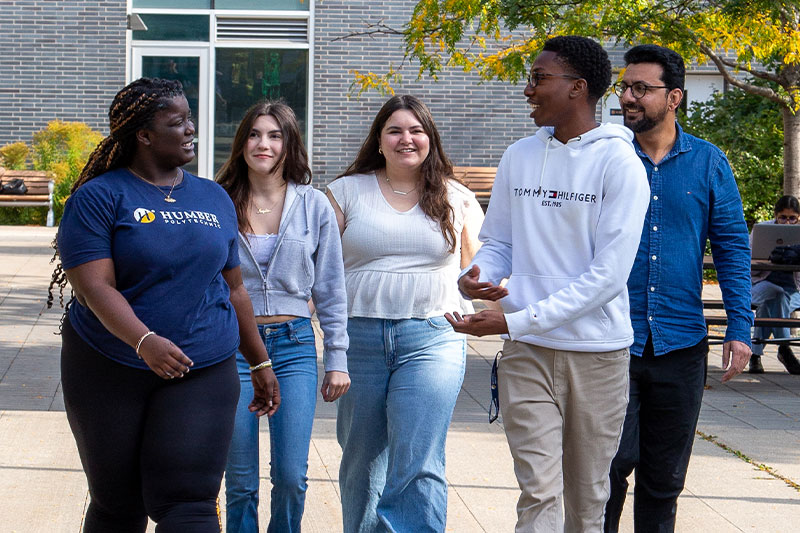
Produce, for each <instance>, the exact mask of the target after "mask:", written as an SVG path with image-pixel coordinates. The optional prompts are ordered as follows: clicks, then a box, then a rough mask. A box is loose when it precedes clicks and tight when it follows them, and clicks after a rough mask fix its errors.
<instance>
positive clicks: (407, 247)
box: [328, 174, 480, 319]
mask: <svg viewBox="0 0 800 533" xmlns="http://www.w3.org/2000/svg"><path fill="white" fill-rule="evenodd" d="M328 189H329V190H330V191H331V193H332V194H333V197H334V198H335V199H336V202H337V203H338V204H339V207H340V208H341V209H342V212H343V213H344V217H345V230H344V233H343V235H342V253H343V256H344V273H345V285H346V288H347V310H348V313H347V314H348V316H350V317H368V318H387V319H404V318H428V317H431V316H440V315H443V314H444V313H447V312H453V311H459V312H461V313H472V312H473V308H472V304H471V303H470V302H469V301H467V300H465V299H464V298H462V297H461V294H460V293H459V292H458V285H457V280H458V275H459V273H460V272H461V268H460V262H461V230H462V228H463V226H464V220H465V218H466V217H467V216H469V213H470V210H474V209H478V210H480V206H479V205H478V202H477V200H476V199H475V195H474V194H473V193H472V192H471V191H470V190H469V189H467V188H466V187H464V186H463V185H461V184H459V183H458V182H456V181H452V180H451V181H450V183H449V185H448V196H449V200H450V205H452V206H453V210H454V212H455V220H454V221H453V222H454V224H453V225H454V228H455V231H456V237H457V240H456V249H455V252H454V253H449V252H448V246H447V241H445V239H444V236H443V235H442V232H441V230H440V229H439V224H438V223H437V222H435V221H433V220H431V219H430V218H428V217H427V216H426V215H425V213H424V212H423V211H422V209H421V208H420V207H419V204H417V205H415V206H414V207H412V208H411V209H409V210H408V211H398V210H396V209H394V208H393V207H392V206H391V205H389V202H387V201H386V198H384V196H383V193H381V190H380V187H379V185H378V180H377V178H376V176H375V174H354V175H351V176H345V177H342V178H339V179H337V180H335V181H333V182H331V183H330V184H329V185H328Z"/></svg>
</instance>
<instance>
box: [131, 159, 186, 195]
mask: <svg viewBox="0 0 800 533" xmlns="http://www.w3.org/2000/svg"><path fill="white" fill-rule="evenodd" d="M128 172H130V173H131V174H133V175H134V176H136V177H137V178H139V179H140V180H142V181H143V182H145V183H149V184H150V185H152V186H153V187H155V188H156V189H158V192H160V193H161V194H164V191H162V190H161V187H159V186H158V185H156V184H155V183H153V182H152V181H149V180H146V179H144V178H143V177H142V176H140V175H139V174H137V173H136V172H134V171H133V169H132V168H131V167H128ZM180 175H181V169H178V172H177V173H176V174H175V177H174V178H172V187H170V188H169V193H167V194H164V201H165V202H167V203H170V204H174V203H175V202H177V200H175V198H173V197H172V191H173V190H175V184H177V183H178V177H180Z"/></svg>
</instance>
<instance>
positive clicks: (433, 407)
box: [328, 96, 483, 533]
mask: <svg viewBox="0 0 800 533" xmlns="http://www.w3.org/2000/svg"><path fill="white" fill-rule="evenodd" d="M328 196H329V199H330V201H331V204H332V205H333V207H334V211H335V212H336V215H337V221H338V223H339V230H340V231H341V232H342V252H343V256H344V269H345V283H346V287H347V307H348V309H347V313H348V317H349V318H348V326H347V332H348V334H349V337H350V347H349V349H348V351H347V361H348V368H349V370H350V379H351V380H352V384H351V387H350V392H348V393H347V394H346V395H345V396H343V397H342V398H341V399H340V400H339V404H338V417H337V428H336V430H337V436H338V440H339V444H340V445H341V446H342V462H341V467H340V470H339V484H340V487H341V497H342V514H343V518H344V531H345V533H354V532H368V531H370V532H371V531H378V530H380V531H383V530H384V529H385V530H388V531H415V532H422V531H444V528H445V521H446V512H447V483H446V481H445V468H444V451H445V438H446V436H447V428H448V426H449V425H450V419H451V417H452V414H453V408H454V407H455V403H456V397H457V396H458V392H459V390H460V388H461V382H462V380H463V377H464V365H465V356H466V339H465V336H464V335H462V334H460V333H456V332H454V331H453V329H452V328H451V327H450V325H449V324H448V322H447V320H445V318H444V316H443V315H444V313H445V312H446V311H448V310H450V309H459V310H461V311H462V312H464V313H467V312H471V311H472V308H471V305H470V304H469V302H467V301H466V300H464V299H463V298H462V297H461V295H460V294H459V292H458V288H457V285H456V279H457V278H458V274H459V272H460V269H461V267H462V265H466V264H468V263H469V262H470V260H471V259H472V256H473V255H474V253H475V251H476V249H477V247H478V246H479V243H478V241H477V240H476V238H477V235H478V230H479V229H480V224H481V223H482V221H483V212H482V211H481V209H480V206H479V205H478V203H477V201H476V199H475V195H474V194H472V193H471V192H470V191H469V190H468V189H467V188H466V187H464V186H463V185H461V184H460V183H458V182H457V181H456V180H455V179H454V178H453V167H452V164H451V163H450V161H449V159H448V158H447V156H446V155H445V153H444V150H443V149H442V145H441V142H440V140H439V133H438V132H437V130H436V125H435V124H434V122H433V117H432V116H431V113H430V111H429V110H428V108H427V107H426V106H425V105H424V104H423V103H422V102H421V101H420V100H418V99H417V98H415V97H413V96H395V97H393V98H391V99H389V100H388V101H387V102H386V103H385V104H384V105H383V107H382V108H381V110H380V111H379V112H378V115H377V116H376V117H375V119H374V121H373V122H372V127H371V129H370V132H369V134H368V135H367V138H366V139H365V140H364V142H363V144H362V145H361V149H360V150H359V152H358V155H357V156H356V159H355V161H354V162H353V163H352V164H351V165H350V166H349V167H348V168H347V170H346V171H345V172H344V173H343V174H342V176H339V178H338V179H336V180H335V181H333V182H332V183H331V184H330V185H329V186H328Z"/></svg>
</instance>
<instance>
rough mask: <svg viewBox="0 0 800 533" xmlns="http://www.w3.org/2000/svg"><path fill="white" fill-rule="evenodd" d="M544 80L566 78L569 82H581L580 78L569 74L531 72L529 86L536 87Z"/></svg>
mask: <svg viewBox="0 0 800 533" xmlns="http://www.w3.org/2000/svg"><path fill="white" fill-rule="evenodd" d="M544 78H566V79H568V80H579V79H581V77H580V76H570V75H569V74H548V73H546V72H531V73H530V74H528V85H530V86H531V87H536V86H537V85H539V82H540V81H542V80H543V79H544Z"/></svg>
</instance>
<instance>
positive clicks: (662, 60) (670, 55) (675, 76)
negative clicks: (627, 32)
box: [625, 44, 686, 91]
mask: <svg viewBox="0 0 800 533" xmlns="http://www.w3.org/2000/svg"><path fill="white" fill-rule="evenodd" d="M631 63H658V64H659V65H661V68H662V69H663V71H664V73H663V74H662V75H661V81H662V82H663V83H664V85H666V86H667V89H668V90H670V91H671V90H672V89H680V90H681V91H682V90H683V86H684V83H685V80H686V67H685V66H684V65H683V58H682V57H681V56H680V54H679V53H677V52H675V51H674V50H670V49H669V48H664V47H663V46H657V45H655V44H640V45H639V46H634V47H633V48H631V49H630V50H628V51H627V52H625V65H630V64H631Z"/></svg>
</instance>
